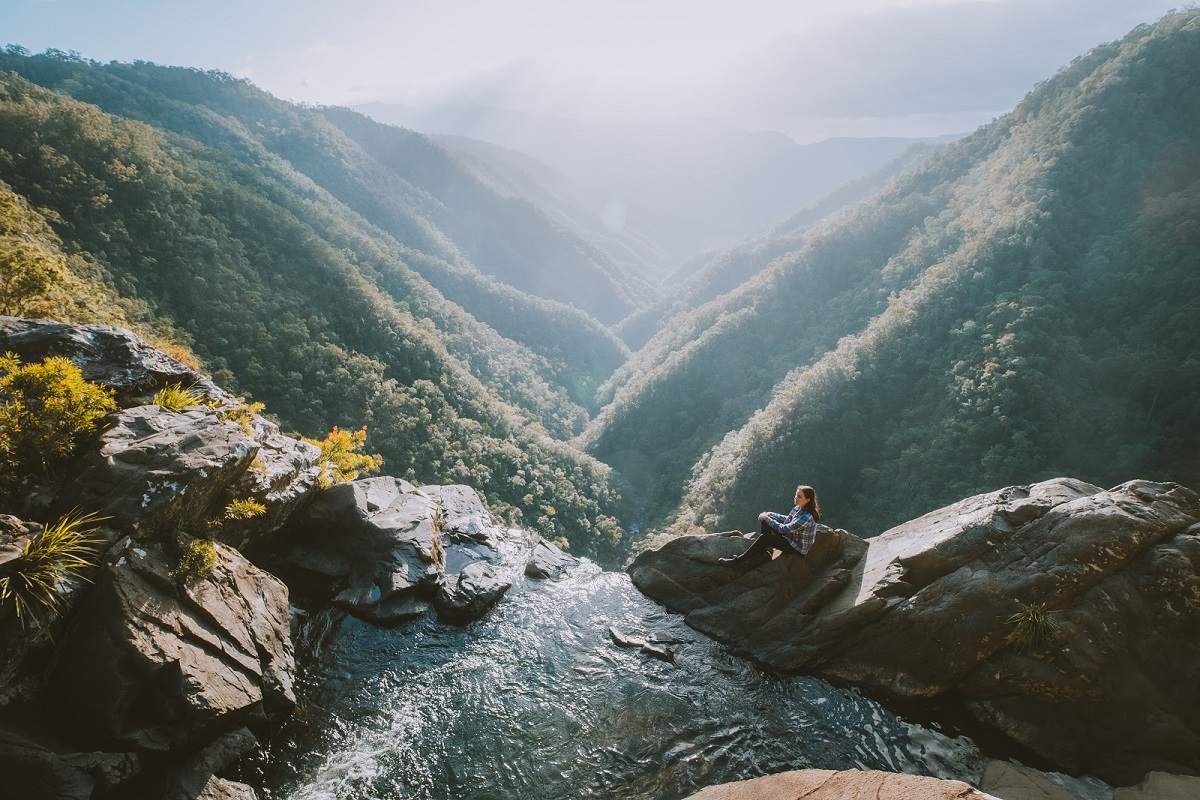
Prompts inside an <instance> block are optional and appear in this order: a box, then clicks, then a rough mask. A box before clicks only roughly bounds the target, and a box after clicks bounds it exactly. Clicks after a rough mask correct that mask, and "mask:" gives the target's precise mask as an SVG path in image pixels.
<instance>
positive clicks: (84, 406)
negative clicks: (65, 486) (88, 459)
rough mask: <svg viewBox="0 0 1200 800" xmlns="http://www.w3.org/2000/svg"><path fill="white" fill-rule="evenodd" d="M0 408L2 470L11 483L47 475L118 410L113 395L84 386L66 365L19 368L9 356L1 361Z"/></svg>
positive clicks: (54, 360)
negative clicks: (26, 476)
mask: <svg viewBox="0 0 1200 800" xmlns="http://www.w3.org/2000/svg"><path fill="white" fill-rule="evenodd" d="M0 402H2V403H3V405H0V462H2V464H0V468H2V471H3V473H4V475H5V477H8V478H10V479H11V478H15V477H18V476H19V474H20V473H21V472H22V471H36V472H39V473H42V474H46V473H48V472H49V471H50V470H51V468H52V467H53V466H54V465H55V464H57V463H59V462H62V461H65V460H66V459H68V458H70V457H71V455H73V454H74V452H75V448H76V446H77V445H78V443H79V440H80V439H81V438H82V437H83V436H85V435H87V434H90V433H92V432H93V431H95V430H96V428H97V426H98V425H99V423H100V420H102V419H103V418H104V415H105V414H107V413H108V412H110V411H112V410H113V409H115V408H116V407H117V404H116V401H115V400H114V399H113V394H112V392H111V391H109V390H108V389H105V388H104V387H101V386H96V385H95V384H92V383H88V382H87V381H85V380H84V379H83V373H81V372H80V371H79V368H78V367H76V366H75V365H74V364H72V363H71V361H70V359H66V358H61V357H58V356H52V357H50V358H47V359H46V360H45V361H43V362H41V363H40V364H28V365H25V366H22V365H21V361H20V359H19V358H18V357H17V356H16V355H14V354H12V353H6V354H5V355H4V356H3V357H0Z"/></svg>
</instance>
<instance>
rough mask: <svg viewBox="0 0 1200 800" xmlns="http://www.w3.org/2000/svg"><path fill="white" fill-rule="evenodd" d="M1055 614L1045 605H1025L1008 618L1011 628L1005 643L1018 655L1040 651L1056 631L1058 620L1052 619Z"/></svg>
mask: <svg viewBox="0 0 1200 800" xmlns="http://www.w3.org/2000/svg"><path fill="white" fill-rule="evenodd" d="M1056 613H1057V612H1054V611H1051V610H1049V609H1047V608H1046V604H1045V603H1029V604H1027V605H1025V606H1024V607H1023V608H1022V609H1021V610H1020V611H1018V612H1017V613H1015V614H1013V615H1012V616H1011V617H1009V618H1008V624H1009V625H1011V626H1012V630H1010V631H1009V632H1008V636H1007V637H1005V641H1006V642H1008V643H1009V644H1011V645H1012V646H1013V648H1014V649H1016V651H1017V652H1018V653H1021V652H1024V653H1028V652H1030V651H1031V650H1040V649H1041V648H1043V647H1044V646H1045V645H1046V643H1047V642H1049V641H1050V637H1051V636H1052V635H1053V634H1054V632H1055V631H1057V630H1058V627H1059V625H1058V620H1057V619H1055V617H1054V615H1055V614H1056Z"/></svg>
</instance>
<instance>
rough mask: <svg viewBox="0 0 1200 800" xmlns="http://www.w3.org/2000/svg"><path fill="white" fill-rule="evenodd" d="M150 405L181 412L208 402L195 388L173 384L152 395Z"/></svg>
mask: <svg viewBox="0 0 1200 800" xmlns="http://www.w3.org/2000/svg"><path fill="white" fill-rule="evenodd" d="M152 403H153V404H154V405H156V406H162V407H163V408H169V409H171V410H172V411H181V410H183V409H185V408H191V407H192V406H203V405H208V404H209V401H208V399H207V398H206V397H205V396H204V393H203V392H202V391H201V390H200V389H197V388H196V387H195V386H189V387H188V388H186V389H185V388H183V384H179V383H173V384H171V385H170V386H164V387H163V388H161V389H159V390H158V393H157V394H155V395H154V400H153V401H152Z"/></svg>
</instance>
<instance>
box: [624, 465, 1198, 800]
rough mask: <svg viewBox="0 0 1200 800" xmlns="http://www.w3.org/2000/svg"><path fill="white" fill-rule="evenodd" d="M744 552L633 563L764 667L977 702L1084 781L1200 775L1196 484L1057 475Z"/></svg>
mask: <svg viewBox="0 0 1200 800" xmlns="http://www.w3.org/2000/svg"><path fill="white" fill-rule="evenodd" d="M744 547H745V543H744V542H742V541H741V540H740V539H739V538H738V537H737V536H734V535H711V536H702V537H683V538H681V539H678V540H675V541H672V542H669V543H667V544H666V545H664V546H663V547H661V548H659V549H658V550H655V551H648V552H645V553H643V554H641V555H640V556H639V557H638V558H637V559H636V560H635V561H634V563H633V564H632V565H631V567H630V570H629V572H630V575H631V577H632V579H633V581H634V583H635V584H636V585H637V586H638V587H639V588H640V589H641V590H642V591H643V592H645V593H646V594H647V595H649V596H650V597H652V598H654V599H656V600H658V601H659V602H662V603H663V604H664V605H666V606H667V607H668V608H670V609H673V610H675V611H679V612H681V613H684V614H686V615H687V617H686V618H687V622H688V623H689V624H690V625H692V626H693V627H695V628H697V629H698V630H700V631H702V632H704V633H707V634H709V635H711V636H713V637H714V638H717V639H719V640H721V641H724V642H728V643H730V644H732V645H734V646H735V647H736V648H737V649H739V650H741V651H743V652H745V653H747V654H749V655H751V656H753V657H754V658H756V659H758V660H760V661H761V662H763V663H765V664H768V665H770V666H772V667H774V668H777V669H780V670H784V671H789V672H797V671H805V672H811V673H816V674H820V675H824V676H827V677H830V678H834V679H837V680H840V681H848V682H852V683H855V684H858V685H861V686H865V687H869V688H871V689H875V690H880V691H883V692H885V693H888V694H893V695H899V696H904V697H925V698H932V697H936V696H950V695H953V696H955V697H960V698H962V700H963V701H964V702H965V704H966V705H967V707H968V708H969V709H970V710H971V711H972V712H973V713H974V714H975V716H976V717H977V718H978V719H979V720H981V721H983V722H985V723H987V724H989V725H992V726H995V727H996V728H998V729H999V730H1001V731H1003V732H1004V733H1005V734H1007V735H1008V736H1010V737H1012V738H1013V739H1015V740H1016V741H1018V742H1021V743H1022V744H1025V745H1027V746H1029V747H1032V748H1033V749H1035V750H1036V751H1038V752H1039V753H1040V754H1042V755H1043V756H1044V757H1046V758H1047V759H1049V760H1050V761H1051V762H1053V763H1055V764H1056V765H1058V766H1059V767H1060V768H1062V769H1064V770H1065V771H1067V772H1072V773H1079V772H1091V773H1094V774H1098V775H1101V776H1103V777H1106V778H1108V779H1110V781H1111V782H1114V783H1128V782H1131V781H1132V780H1136V779H1137V778H1138V777H1140V776H1141V775H1142V774H1144V773H1146V772H1148V771H1150V770H1154V769H1160V770H1164V771H1168V772H1177V773H1193V772H1197V771H1200V682H1197V681H1196V680H1195V665H1196V664H1197V663H1200V497H1198V496H1197V495H1196V493H1195V492H1192V491H1190V490H1188V489H1185V488H1183V487H1181V486H1178V485H1176V484H1170V483H1154V482H1149V481H1132V482H1130V483H1126V484H1123V485H1121V486H1118V487H1116V488H1115V489H1112V490H1110V491H1102V490H1101V489H1099V488H1098V487H1095V486H1090V485H1088V484H1085V483H1082V482H1079V481H1074V480H1069V479H1059V480H1054V481H1047V482H1044V483H1039V484H1035V485H1032V486H1024V487H1010V488H1008V489H1004V490H1001V491H998V492H992V493H989V494H985V495H979V496H977V497H972V498H969V499H967V500H963V501H962V502H960V503H956V504H954V505H952V506H948V507H947V508H943V509H940V510H938V511H935V512H932V513H930V514H927V515H925V516H923V517H921V518H919V519H916V520H913V521H911V522H908V523H905V524H904V525H901V526H899V527H897V528H894V529H892V530H890V531H888V532H886V533H884V534H882V535H880V536H879V537H876V538H874V539H872V540H870V541H867V542H864V541H862V540H860V539H858V538H857V537H854V536H852V535H851V534H847V533H845V532H841V531H830V530H827V529H826V530H822V531H820V532H819V533H818V538H817V543H816V545H815V546H814V548H813V550H812V551H811V552H810V553H809V555H808V556H807V557H805V558H799V557H795V556H791V555H786V554H784V555H781V556H780V557H778V558H776V559H774V560H769V561H765V562H761V563H758V564H753V565H748V566H742V565H737V566H736V568H735V567H733V566H730V565H726V564H721V563H719V562H718V560H717V559H719V558H720V557H722V556H728V555H731V554H733V553H735V552H740V550H741V549H742V548H744ZM1043 604H1044V605H1043ZM1022 620H1025V622H1022ZM1039 620H1040V622H1039ZM1024 633H1028V634H1029V635H1027V636H1026V635H1023V634H1024Z"/></svg>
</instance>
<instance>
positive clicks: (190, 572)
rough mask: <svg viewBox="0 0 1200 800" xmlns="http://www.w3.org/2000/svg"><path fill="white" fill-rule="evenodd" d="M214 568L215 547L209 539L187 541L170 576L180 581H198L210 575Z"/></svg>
mask: <svg viewBox="0 0 1200 800" xmlns="http://www.w3.org/2000/svg"><path fill="white" fill-rule="evenodd" d="M216 566H217V546H216V545H215V544H213V543H212V541H211V540H209V539H189V540H188V543H187V544H185V545H184V546H183V552H181V553H180V554H179V561H178V562H177V563H176V564H175V569H174V570H173V571H172V573H171V574H172V575H174V576H175V578H176V579H178V580H181V581H183V580H187V579H189V578H195V579H197V580H198V579H202V578H207V577H208V576H210V575H212V574H213V570H214V569H215V568H216Z"/></svg>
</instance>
